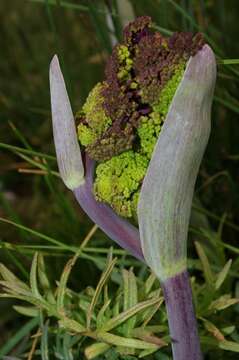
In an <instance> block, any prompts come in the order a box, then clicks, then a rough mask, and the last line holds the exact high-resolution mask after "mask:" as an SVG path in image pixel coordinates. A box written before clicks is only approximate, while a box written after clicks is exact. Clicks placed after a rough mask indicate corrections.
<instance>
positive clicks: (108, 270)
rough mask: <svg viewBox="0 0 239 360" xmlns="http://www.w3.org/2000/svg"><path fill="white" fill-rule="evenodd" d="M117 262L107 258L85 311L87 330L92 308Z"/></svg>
mask: <svg viewBox="0 0 239 360" xmlns="http://www.w3.org/2000/svg"><path fill="white" fill-rule="evenodd" d="M110 257H111V256H110ZM116 261H117V258H115V259H113V260H111V258H109V261H108V264H107V267H106V269H105V270H104V272H103V273H102V275H101V278H100V281H99V283H98V285H97V287H96V289H95V293H94V296H93V298H92V301H91V303H90V306H89V309H88V311H87V328H90V321H91V317H92V314H93V311H94V307H95V305H96V303H97V301H98V298H99V296H100V293H101V291H102V289H103V286H104V285H105V284H106V282H107V281H108V279H109V277H110V275H111V273H112V271H113V268H114V266H115V263H116Z"/></svg>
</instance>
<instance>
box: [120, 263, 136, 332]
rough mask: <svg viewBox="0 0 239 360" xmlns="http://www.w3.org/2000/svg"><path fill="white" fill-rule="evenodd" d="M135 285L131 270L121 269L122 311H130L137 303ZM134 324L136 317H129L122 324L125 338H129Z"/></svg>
mask: <svg viewBox="0 0 239 360" xmlns="http://www.w3.org/2000/svg"><path fill="white" fill-rule="evenodd" d="M137 292H138V291H137V283H136V278H135V276H134V273H133V271H132V269H130V271H127V270H125V269H123V293H124V311H127V310H128V309H131V308H132V307H133V306H135V305H136V304H137V302H138V294H137ZM135 323H136V316H133V317H131V318H130V319H128V321H126V322H125V323H124V326H123V330H122V331H123V333H124V334H125V336H126V337H129V336H130V334H131V331H132V329H133V328H134V326H135Z"/></svg>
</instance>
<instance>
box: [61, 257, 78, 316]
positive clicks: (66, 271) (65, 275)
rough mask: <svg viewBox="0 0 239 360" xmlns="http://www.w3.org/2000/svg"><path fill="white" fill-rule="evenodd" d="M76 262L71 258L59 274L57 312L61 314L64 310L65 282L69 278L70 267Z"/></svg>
mask: <svg viewBox="0 0 239 360" xmlns="http://www.w3.org/2000/svg"><path fill="white" fill-rule="evenodd" d="M75 261H76V257H73V258H72V259H70V260H69V261H68V262H67V264H66V265H65V267H64V270H63V272H62V274H61V278H60V282H59V285H58V289H57V301H56V304H57V311H59V312H62V311H63V309H64V298H65V293H66V285H67V281H68V278H69V276H70V273H71V270H72V267H73V266H74V264H75Z"/></svg>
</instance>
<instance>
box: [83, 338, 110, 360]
mask: <svg viewBox="0 0 239 360" xmlns="http://www.w3.org/2000/svg"><path fill="white" fill-rule="evenodd" d="M109 348H110V345H108V344H106V343H102V342H100V343H99V342H98V343H95V344H93V345H90V346H88V347H87V348H86V349H85V356H86V358H87V359H88V360H91V359H94V358H95V357H96V356H99V355H101V354H103V353H104V352H105V351H107V350H108V349H109Z"/></svg>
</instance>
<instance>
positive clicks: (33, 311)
mask: <svg viewBox="0 0 239 360" xmlns="http://www.w3.org/2000/svg"><path fill="white" fill-rule="evenodd" d="M13 309H14V310H15V311H17V312H18V313H19V314H21V315H25V316H30V317H37V316H38V315H39V310H38V309H37V308H36V307H35V306H17V305H16V306H13Z"/></svg>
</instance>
